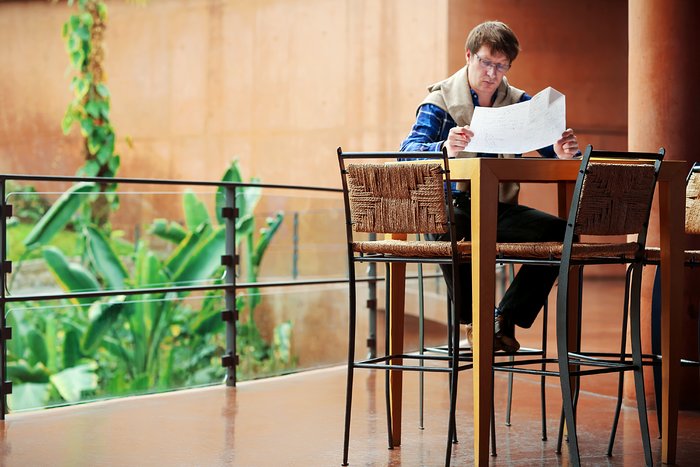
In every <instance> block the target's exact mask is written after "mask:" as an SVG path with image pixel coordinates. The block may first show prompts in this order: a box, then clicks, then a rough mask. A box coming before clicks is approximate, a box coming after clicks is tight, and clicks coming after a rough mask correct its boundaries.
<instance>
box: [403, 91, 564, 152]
mask: <svg viewBox="0 0 700 467" xmlns="http://www.w3.org/2000/svg"><path fill="white" fill-rule="evenodd" d="M469 91H470V92H471V95H472V102H473V103H474V106H475V107H478V106H479V97H478V96H477V95H476V92H475V91H474V90H473V89H469ZM493 98H494V100H495V98H496V94H495V93H494V95H493ZM530 99H532V96H530V95H529V94H527V93H524V94H523V95H522V97H521V98H520V102H524V101H529V100H530ZM456 126H457V124H456V123H455V121H454V120H452V117H451V116H450V114H448V113H447V112H446V111H444V110H442V109H441V108H440V107H438V106H436V105H433V104H423V105H421V106H420V107H419V108H418V115H417V116H416V123H414V124H413V128H411V132H410V133H409V134H408V136H407V137H406V139H405V140H404V141H403V143H401V149H400V151H402V152H407V151H420V152H425V151H442V144H443V143H444V142H445V141H446V140H447V135H448V134H449V132H450V129H451V128H454V127H456ZM537 151H538V152H539V153H540V155H542V156H543V157H551V158H555V157H557V154H556V153H555V152H554V145H551V146H547V147H546V148H542V149H538V150H537ZM478 156H479V157H495V154H485V153H478ZM520 156H521V154H516V157H520Z"/></svg>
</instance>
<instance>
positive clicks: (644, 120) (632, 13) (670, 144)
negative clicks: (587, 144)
mask: <svg viewBox="0 0 700 467" xmlns="http://www.w3.org/2000/svg"><path fill="white" fill-rule="evenodd" d="M628 8H629V75H628V76H629V82H628V98H629V102H628V147H629V150H630V151H656V150H657V149H658V148H659V147H660V146H664V147H665V148H666V159H672V160H685V161H688V167H689V168H690V165H691V164H692V162H694V161H700V149H698V147H697V144H696V140H697V138H696V137H697V135H698V131H700V93H699V92H698V90H697V88H696V87H695V86H696V85H698V83H700V42H699V41H698V40H697V36H696V30H695V28H696V27H697V20H698V19H699V18H700V2H697V1H694V0H634V1H630V2H629V5H628ZM657 222H658V216H657V207H655V208H654V212H653V213H652V224H651V225H650V230H649V237H648V244H649V245H658V244H659V229H658V223H657ZM686 248H694V249H697V248H700V238H691V237H690V236H689V237H688V239H687V246H686ZM698 272H700V271H698V270H696V271H688V272H687V273H686V277H685V280H686V282H685V300H684V310H683V313H684V317H683V329H679V330H678V334H677V336H676V338H678V339H680V340H682V341H683V348H682V356H683V357H686V358H692V359H695V360H697V358H698V322H697V320H698V309H699V308H700V274H698ZM645 276H646V277H645V281H644V285H643V292H642V293H643V298H642V316H643V320H645V322H644V323H643V329H644V331H645V332H646V334H647V336H648V335H649V332H650V329H651V325H650V313H649V312H648V310H650V306H651V305H650V304H651V291H652V280H653V276H654V270H653V269H652V268H647V270H646V272H645ZM645 340H648V339H646V338H645ZM647 350H649V349H646V350H645V351H647ZM681 383H682V389H681V391H682V392H681V400H680V407H681V408H682V409H683V408H686V409H689V408H699V407H700V398H698V397H697V393H698V390H700V381H699V380H698V370H697V368H695V369H692V370H691V369H686V370H684V371H683V374H682V377H681ZM652 388H653V385H652V381H651V379H650V378H648V379H647V392H648V393H649V392H651V390H652ZM650 402H651V403H652V406H653V402H652V401H650Z"/></svg>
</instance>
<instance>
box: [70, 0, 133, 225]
mask: <svg viewBox="0 0 700 467" xmlns="http://www.w3.org/2000/svg"><path fill="white" fill-rule="evenodd" d="M68 5H69V6H74V5H77V11H76V12H75V13H74V14H73V15H71V16H70V18H69V19H68V21H66V22H65V23H64V25H63V38H64V40H65V43H66V49H67V51H68V55H69V57H70V63H71V66H72V68H73V70H74V71H75V72H76V74H75V75H74V76H73V78H72V81H71V89H72V90H73V100H72V101H71V102H70V103H69V104H68V108H67V109H66V113H65V115H64V117H63V121H62V125H61V126H62V128H63V132H64V134H68V133H69V132H70V130H71V128H72V127H73V126H74V125H77V126H79V128H80V131H81V134H82V135H83V137H84V138H85V147H84V154H85V163H84V165H83V166H82V167H80V169H78V175H80V176H87V177H114V176H115V175H116V173H117V170H118V169H119V165H120V158H119V155H118V154H116V153H115V146H114V144H115V139H116V138H115V133H114V128H113V127H112V124H111V122H110V115H109V114H110V94H109V89H108V88H107V86H106V84H105V77H104V70H103V66H102V65H103V61H104V46H103V43H104V31H105V21H106V18H107V6H106V4H105V3H104V2H103V1H100V0H77V1H75V0H68ZM116 187H117V185H116V183H103V184H101V186H100V190H99V193H100V194H99V195H97V196H96V197H95V199H94V200H93V201H92V203H91V209H90V217H91V221H92V222H93V223H95V224H97V225H99V226H107V225H108V222H109V215H110V212H111V210H113V209H116V208H117V206H118V205H119V199H118V197H117V194H116Z"/></svg>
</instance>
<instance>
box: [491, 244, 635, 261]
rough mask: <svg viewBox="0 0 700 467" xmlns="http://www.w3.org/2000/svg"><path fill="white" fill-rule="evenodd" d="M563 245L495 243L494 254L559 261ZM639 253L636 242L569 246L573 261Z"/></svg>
mask: <svg viewBox="0 0 700 467" xmlns="http://www.w3.org/2000/svg"><path fill="white" fill-rule="evenodd" d="M563 249H564V244H563V243H560V242H540V243H497V244H496V253H497V254H498V255H500V256H504V257H518V258H529V259H548V258H557V259H560V258H561V255H562V251H563ZM638 251H639V244H638V243H636V242H627V243H574V244H573V245H572V246H571V257H572V258H573V259H585V258H591V257H594V258H607V257H610V258H628V259H633V258H634V256H635V254H637V252H638Z"/></svg>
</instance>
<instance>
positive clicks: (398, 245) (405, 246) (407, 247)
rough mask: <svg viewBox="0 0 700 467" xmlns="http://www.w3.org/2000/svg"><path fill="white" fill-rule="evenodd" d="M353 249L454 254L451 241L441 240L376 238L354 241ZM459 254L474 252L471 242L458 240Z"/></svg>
mask: <svg viewBox="0 0 700 467" xmlns="http://www.w3.org/2000/svg"><path fill="white" fill-rule="evenodd" d="M352 249H353V251H355V252H357V253H362V254H366V255H374V254H382V255H392V256H401V257H419V258H428V257H436V256H437V257H445V258H449V257H450V256H452V245H451V244H450V242H441V241H424V242H420V241H412V240H406V241H402V240H376V241H364V242H353V243H352ZM457 249H458V251H459V254H460V255H461V256H463V257H468V256H470V255H471V252H472V244H471V242H464V241H462V242H457Z"/></svg>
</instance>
